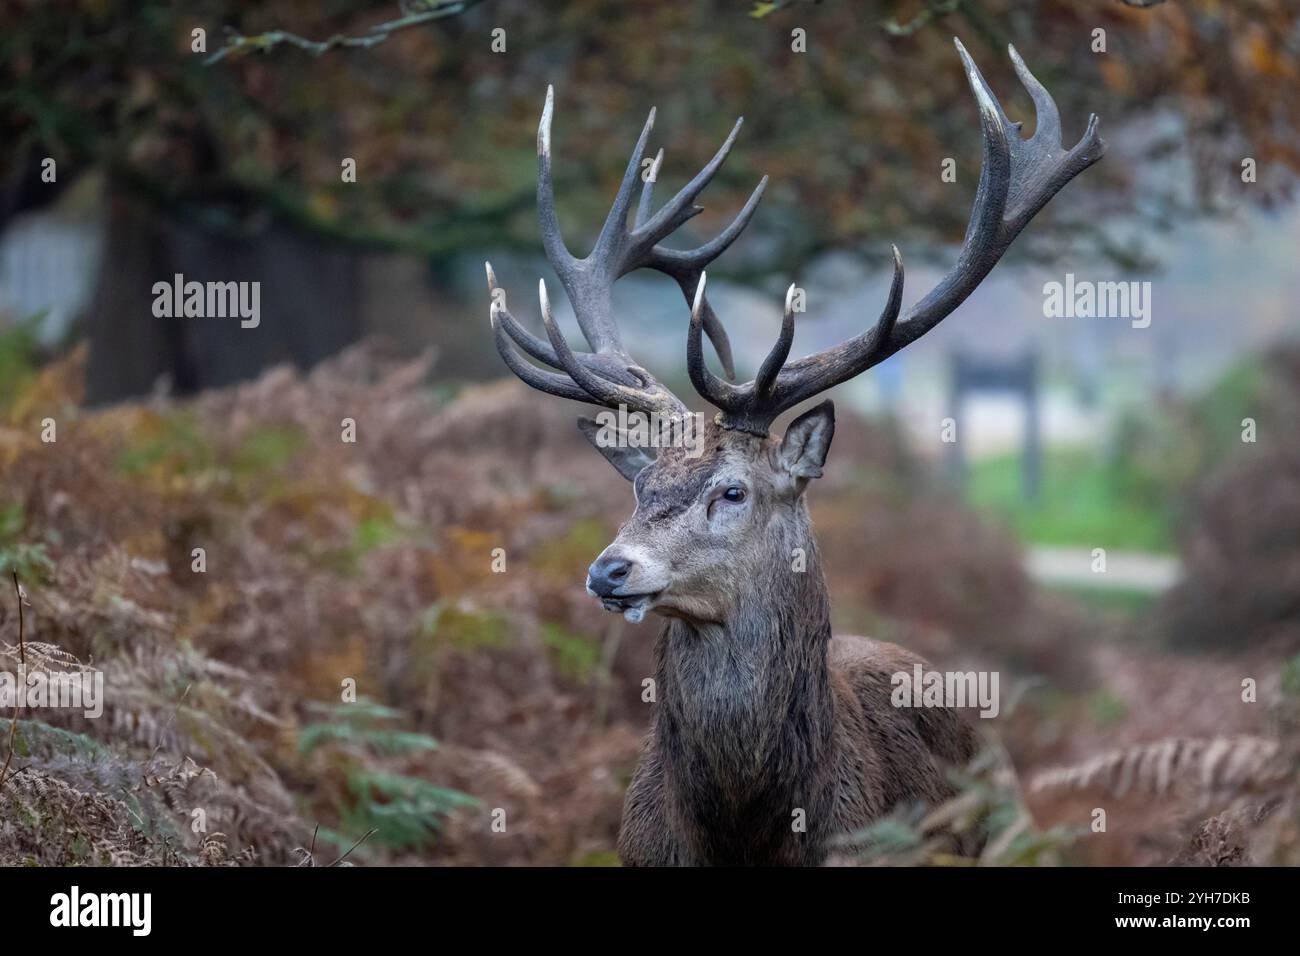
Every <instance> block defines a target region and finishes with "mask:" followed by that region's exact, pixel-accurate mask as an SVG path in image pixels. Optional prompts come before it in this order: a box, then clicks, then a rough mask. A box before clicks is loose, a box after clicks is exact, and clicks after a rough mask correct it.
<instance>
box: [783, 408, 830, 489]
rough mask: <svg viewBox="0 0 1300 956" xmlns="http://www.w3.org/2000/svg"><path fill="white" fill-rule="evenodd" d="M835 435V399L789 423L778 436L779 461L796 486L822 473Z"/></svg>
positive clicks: (818, 476)
mask: <svg viewBox="0 0 1300 956" xmlns="http://www.w3.org/2000/svg"><path fill="white" fill-rule="evenodd" d="M834 435H835V403H834V402H830V401H825V402H822V403H821V404H820V405H817V406H815V407H814V408H811V409H809V410H808V411H806V412H804V413H803V414H802V415H800V416H799V417H798V418H796V419H795V420H794V421H792V422H791V423H790V427H789V428H787V429H786V430H785V437H784V438H783V439H781V452H780V459H781V465H782V466H783V467H784V468H785V470H786V471H787V472H789V473H790V475H791V476H792V477H794V478H796V479H802V481H800V483H799V487H800V489H801V490H802V488H803V485H804V484H806V483H807V481H808V479H810V478H820V477H821V476H822V466H823V465H825V464H826V455H827V454H828V453H829V452H830V450H831V438H832V437H833V436H834Z"/></svg>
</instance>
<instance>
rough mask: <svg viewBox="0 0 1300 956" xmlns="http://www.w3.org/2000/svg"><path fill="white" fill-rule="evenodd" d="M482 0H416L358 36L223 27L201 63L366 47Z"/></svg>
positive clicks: (463, 10)
mask: <svg viewBox="0 0 1300 956" xmlns="http://www.w3.org/2000/svg"><path fill="white" fill-rule="evenodd" d="M482 2H483V0H419V5H420V6H421V7H424V9H421V10H419V11H418V12H415V13H407V14H406V15H405V16H403V17H399V18H398V19H396V20H388V21H386V22H384V23H377V24H375V25H374V26H373V27H371V28H370V29H369V30H367V31H366V32H365V33H364V34H363V35H362V36H344V35H343V34H341V33H336V34H334V36H332V37H329V38H328V39H325V40H309V39H307V38H306V37H303V36H299V35H298V34H296V33H290V32H288V31H287V30H271V31H269V32H267V33H259V34H257V35H256V36H244V35H243V34H242V33H239V32H238V31H236V30H234V29H231V28H227V34H228V35H227V37H226V45H225V46H223V47H222V48H221V49H220V50H217V51H216V52H214V53H213V54H212V55H211V56H209V57H208V58H207V59H206V60H204V61H203V65H204V66H211V65H212V64H214V63H219V62H220V61H221V60H224V59H226V58H227V57H229V56H236V55H239V56H242V55H246V54H248V53H252V52H255V51H261V52H262V53H269V52H270V51H271V50H273V49H275V48H276V47H277V46H280V45H281V44H288V45H289V46H296V47H297V48H298V49H300V50H306V51H307V52H308V53H310V54H311V55H312V56H321V55H322V54H324V53H327V52H329V51H330V50H335V49H339V48H344V47H354V48H357V47H359V48H361V49H369V48H370V47H372V46H377V45H378V44H380V43H383V42H384V41H385V40H387V39H388V38H389V37H390V36H392V35H393V34H394V33H396V32H397V31H398V30H405V29H407V28H408V27H415V26H419V25H421V24H423V23H431V22H433V21H434V20H442V19H444V18H446V17H454V16H457V15H458V14H461V13H464V12H465V11H466V10H468V9H469V8H470V7H476V6H478V5H479V4H480V3H482ZM412 6H414V4H412Z"/></svg>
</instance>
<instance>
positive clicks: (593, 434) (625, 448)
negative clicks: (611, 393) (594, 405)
mask: <svg viewBox="0 0 1300 956" xmlns="http://www.w3.org/2000/svg"><path fill="white" fill-rule="evenodd" d="M578 430H579V431H581V432H582V434H583V435H584V436H586V439H587V441H589V442H591V443H592V445H594V446H595V448H596V451H598V452H600V453H601V454H602V455H604V456H605V459H606V460H607V461H608V462H609V463H610V464H611V465H613V466H614V467H615V468H616V469H618V473H619V474H620V475H622V476H623V477H624V478H626V479H627V480H628V481H633V480H634V479H635V478H636V476H637V475H638V474H640V473H641V469H642V468H644V467H645V466H646V465H648V464H650V463H651V462H653V461H654V460H655V457H654V455H653V454H652V453H651V451H650V450H649V449H646V448H639V447H635V446H633V445H632V444H630V443H629V442H628V441H627V439H626V435H627V433H626V432H625V431H623V430H622V429H620V428H619V427H618V426H617V425H613V424H602V423H600V422H598V421H596V420H595V419H593V418H579V419H578Z"/></svg>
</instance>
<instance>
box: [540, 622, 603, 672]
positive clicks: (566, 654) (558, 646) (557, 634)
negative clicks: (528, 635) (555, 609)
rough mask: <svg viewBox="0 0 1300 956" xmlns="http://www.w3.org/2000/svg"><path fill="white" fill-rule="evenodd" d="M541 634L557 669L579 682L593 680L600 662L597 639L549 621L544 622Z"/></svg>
mask: <svg viewBox="0 0 1300 956" xmlns="http://www.w3.org/2000/svg"><path fill="white" fill-rule="evenodd" d="M541 634H542V643H543V644H545V645H546V650H547V652H548V653H549V654H550V657H551V661H552V662H553V663H554V664H555V668H556V670H558V671H559V672H560V673H561V674H563V675H564V676H565V677H567V678H568V679H569V680H572V681H575V682H577V683H579V684H588V683H590V682H591V679H592V677H593V676H594V675H595V673H596V667H597V665H598V664H599V663H600V646H599V645H598V644H597V643H596V641H595V640H593V639H592V638H590V637H587V636H585V635H583V634H575V633H573V632H572V631H570V630H567V629H566V628H563V627H561V626H560V625H558V624H551V623H549V622H548V623H544V624H542V627H541Z"/></svg>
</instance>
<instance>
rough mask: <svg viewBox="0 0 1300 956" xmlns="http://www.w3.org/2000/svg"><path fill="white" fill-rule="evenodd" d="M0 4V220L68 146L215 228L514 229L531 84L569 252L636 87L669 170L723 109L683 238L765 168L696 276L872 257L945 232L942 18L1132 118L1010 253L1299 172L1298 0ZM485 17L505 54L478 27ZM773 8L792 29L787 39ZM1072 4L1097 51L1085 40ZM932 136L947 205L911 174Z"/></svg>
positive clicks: (1071, 112)
mask: <svg viewBox="0 0 1300 956" xmlns="http://www.w3.org/2000/svg"><path fill="white" fill-rule="evenodd" d="M440 5H446V6H447V7H448V9H447V10H446V11H444V12H445V13H446V14H447V15H445V16H443V15H439V16H438V17H437V18H431V19H430V20H429V21H428V22H427V23H420V24H418V25H416V26H413V27H411V28H408V29H401V30H397V31H394V32H392V33H391V34H390V35H387V36H386V38H385V39H383V41H382V42H377V43H374V44H373V45H371V44H367V45H364V46H359V47H358V46H334V47H332V48H330V49H329V50H328V51H327V52H324V53H323V54H322V55H312V53H311V52H310V51H308V50H304V49H301V48H299V47H297V46H294V45H292V44H279V45H274V46H272V47H270V48H269V49H268V50H267V52H257V51H258V49H259V47H260V46H265V44H258V43H255V42H253V43H249V42H245V43H244V45H242V46H240V47H239V48H238V49H232V50H231V51H230V55H224V56H222V57H219V58H214V57H213V54H214V53H216V52H218V51H220V50H221V49H222V47H223V45H224V44H225V43H226V42H227V34H226V33H225V31H227V30H228V31H232V32H231V35H232V36H237V37H244V38H249V37H258V36H260V35H262V34H265V33H267V32H268V31H277V30H284V31H292V32H293V33H294V34H295V35H298V36H301V37H307V38H312V39H317V40H320V39H327V38H329V37H332V36H335V35H343V36H354V37H355V36H365V35H366V34H367V31H369V30H370V29H371V28H372V27H374V26H375V24H377V23H383V22H386V21H392V20H394V19H400V18H402V17H409V16H412V15H418V14H419V13H421V12H422V11H430V10H432V9H434V8H435V7H438V6H440ZM4 11H5V12H4V13H3V14H0V75H2V76H3V80H2V81H0V88H2V90H3V92H2V93H0V103H2V104H3V107H2V108H0V129H2V135H3V136H4V138H5V142H6V143H7V149H6V150H5V151H4V154H3V157H0V189H2V190H3V194H2V196H0V228H2V227H3V223H4V221H5V220H7V219H8V217H9V216H11V215H13V214H14V213H15V212H17V211H19V210H21V209H24V208H29V207H32V206H38V205H41V204H44V203H46V202H48V201H49V200H50V199H51V198H52V197H53V195H55V193H56V190H55V189H52V188H51V187H50V186H48V185H46V184H43V183H42V182H41V179H40V161H41V159H42V158H43V157H46V156H51V157H54V158H55V159H56V160H57V161H58V163H59V184H58V185H59V186H60V187H62V186H63V185H65V184H67V183H68V182H70V181H72V180H73V179H74V178H75V177H76V176H77V174H78V173H80V172H82V171H85V170H88V169H95V170H98V171H100V172H102V173H103V174H104V176H105V177H106V182H107V184H108V187H109V189H110V192H111V193H112V194H115V195H116V194H130V195H132V196H134V197H137V198H139V197H143V198H145V199H147V200H148V202H150V203H152V204H155V205H156V206H157V207H159V208H161V209H163V210H165V211H166V213H167V214H168V215H169V216H174V217H181V218H183V219H184V220H186V221H188V222H191V223H194V224H197V225H198V226H200V227H202V228H203V229H207V230H212V231H214V232H217V233H220V234H223V235H231V236H240V235H243V234H246V233H247V232H249V231H250V230H256V229H258V228H260V227H261V225H262V224H264V223H265V221H266V217H267V216H268V215H270V216H273V217H276V218H278V219H280V220H284V221H288V222H292V223H294V224H295V225H296V226H298V227H301V228H304V229H308V230H310V231H312V232H315V233H319V234H323V235H327V236H334V237H339V238H342V239H345V240H347V241H349V242H355V243H360V244H364V245H376V246H380V247H389V248H399V249H406V250H411V251H415V252H418V253H421V254H426V255H431V256H437V255H440V254H443V253H447V252H450V251H453V250H456V249H459V248H462V247H466V246H475V245H477V246H486V245H490V246H497V247H502V246H505V247H517V248H520V249H527V250H535V249H537V248H538V243H537V239H536V226H535V219H534V215H533V189H534V177H535V173H536V163H535V152H534V149H535V147H534V131H535V128H536V123H537V117H538V113H539V111H540V107H541V102H542V98H543V94H544V91H545V88H546V84H547V83H554V84H555V86H556V95H557V100H556V120H555V136H556V150H557V178H558V180H559V181H558V182H557V191H558V193H559V195H560V202H561V205H562V210H561V211H562V214H563V215H564V219H565V221H566V222H567V223H571V225H570V226H569V229H568V232H569V236H570V242H571V244H572V245H573V246H574V247H575V248H579V247H580V244H581V241H582V239H583V238H584V237H583V236H582V230H584V229H585V230H586V231H587V233H586V238H590V237H591V236H592V235H594V231H595V229H596V228H597V226H598V225H599V222H600V220H601V219H602V218H603V212H604V209H605V207H606V204H607V203H608V201H609V197H610V196H611V195H612V193H613V191H614V189H615V187H616V183H617V180H618V177H619V176H620V174H621V171H622V167H623V164H624V162H625V161H626V156H627V153H628V151H629V149H630V148H631V145H632V142H633V140H634V138H635V135H636V132H637V130H638V129H639V127H640V124H641V123H642V122H643V120H644V117H645V114H646V111H647V110H648V108H649V107H650V106H651V105H656V104H657V105H658V107H659V117H658V120H657V124H656V130H655V133H654V139H653V141H652V148H654V147H657V146H659V145H663V146H665V147H666V159H665V170H666V172H665V175H666V177H667V181H668V182H670V183H675V182H679V181H680V179H681V177H685V176H688V175H690V174H691V173H693V172H694V171H695V169H697V168H698V167H699V165H700V164H702V162H703V161H704V160H705V159H706V158H707V157H708V156H709V155H710V154H711V153H712V151H713V150H714V149H715V148H716V146H717V144H718V143H719V142H720V141H721V140H722V138H723V137H724V136H725V134H726V131H727V130H728V128H729V126H730V123H731V121H732V119H733V118H734V117H735V116H737V115H740V114H742V113H743V114H744V115H745V116H746V126H745V129H744V131H743V133H742V136H741V140H740V143H739V144H738V147H737V149H736V150H735V152H734V153H733V156H732V158H731V160H730V161H729V162H728V164H727V166H726V167H725V168H724V172H723V173H722V174H721V175H720V177H719V179H718V181H717V182H716V184H715V185H714V186H713V187H712V188H711V189H710V191H709V192H708V193H706V202H707V205H708V212H707V213H706V214H705V215H704V216H702V217H700V220H697V221H696V222H695V223H693V224H692V226H691V228H692V229H695V230H697V231H698V233H699V234H700V235H703V234H707V232H708V230H710V229H715V228H717V226H718V225H719V224H720V223H721V222H723V221H725V218H726V217H729V215H730V214H731V213H733V212H734V211H735V209H737V208H738V207H739V205H740V204H741V203H742V202H743V201H744V198H745V196H746V195H747V194H748V192H749V190H750V189H751V188H752V187H753V185H754V183H755V182H756V181H757V180H758V178H759V177H760V176H761V175H762V174H764V173H767V174H770V175H771V176H772V188H770V189H769V192H768V195H767V197H766V198H765V199H764V208H763V209H761V210H760V212H759V215H758V217H757V219H756V221H755V226H754V227H753V229H752V231H754V232H756V233H761V234H762V235H764V236H765V237H766V238H767V239H768V240H769V241H767V242H764V243H753V242H751V243H742V244H741V246H739V247H738V249H737V252H735V253H733V254H732V255H731V256H729V257H727V261H725V262H723V263H720V265H722V266H723V267H724V268H722V269H720V270H719V271H720V272H729V273H730V274H731V275H733V276H738V277H741V278H745V277H757V276H761V275H763V274H765V273H766V272H768V271H770V270H771V269H773V268H777V267H779V268H781V269H783V270H785V271H786V272H787V273H788V272H789V271H790V270H791V269H795V268H797V267H798V265H799V264H800V263H801V262H803V261H806V260H807V259H808V258H810V257H811V256H814V255H816V254H817V253H819V252H822V251H824V250H827V249H831V248H843V249H847V250H851V251H856V252H860V253H862V254H864V255H866V256H868V257H869V258H870V259H871V260H872V261H881V262H883V261H884V258H885V256H886V255H887V252H886V250H887V246H885V242H886V241H888V240H896V241H899V242H900V244H902V243H904V242H906V241H908V240H909V238H910V239H912V240H913V241H914V242H916V243H919V244H921V245H922V246H933V245H935V244H937V243H939V242H946V241H957V240H960V238H961V235H962V233H963V230H964V228H965V224H966V218H967V215H968V212H969V196H970V194H971V193H972V192H973V188H974V183H975V181H976V177H977V170H978V164H979V144H980V135H979V127H978V120H977V117H976V113H975V109H974V105H973V100H972V98H971V96H970V93H969V90H968V89H967V87H966V81H965V77H964V76H963V75H962V71H961V68H960V63H959V60H958V57H957V55H956V53H955V52H954V50H953V47H952V36H953V35H954V34H957V35H960V36H961V37H962V38H963V40H964V42H965V43H966V45H967V46H968V47H969V48H970V50H971V53H972V55H974V57H975V58H976V60H977V62H978V63H979V64H980V66H981V68H982V69H983V71H984V73H985V75H986V76H987V77H988V78H989V81H990V83H991V84H992V85H993V87H994V89H995V90H996V91H997V92H998V94H999V96H1000V98H1001V99H1002V100H1003V103H1004V105H1005V106H1006V108H1007V111H1008V113H1009V114H1011V115H1012V116H1013V117H1021V118H1024V119H1025V120H1026V126H1027V128H1032V125H1033V119H1032V109H1031V106H1030V103H1029V99H1028V97H1027V95H1025V93H1024V91H1023V90H1022V89H1021V88H1020V86H1019V84H1018V83H1017V82H1016V80H1015V77H1014V74H1013V73H1012V70H1011V64H1010V62H1009V59H1008V57H1007V56H1006V53H1005V46H1006V44H1007V43H1008V42H1012V43H1015V44H1016V46H1017V48H1018V49H1019V50H1020V51H1021V52H1022V54H1023V55H1024V57H1025V59H1026V61H1027V62H1028V64H1029V65H1030V67H1031V69H1033V70H1035V72H1036V73H1037V74H1038V76H1039V78H1040V79H1041V80H1042V81H1043V82H1044V83H1045V84H1046V85H1047V86H1048V88H1049V89H1050V90H1051V91H1052V92H1053V94H1054V95H1055V97H1056V99H1057V101H1058V103H1059V104H1060V107H1061V112H1062V116H1063V119H1064V123H1065V129H1066V137H1067V139H1068V140H1070V141H1071V142H1072V141H1073V137H1076V136H1078V135H1079V134H1080V133H1081V132H1082V130H1083V127H1084V124H1085V123H1086V121H1087V118H1088V114H1089V113H1090V112H1096V113H1098V114H1099V115H1100V116H1101V117H1102V132H1103V135H1109V136H1111V137H1114V135H1115V134H1116V132H1117V131H1118V130H1120V129H1121V128H1124V127H1130V126H1136V127H1138V128H1139V129H1140V130H1141V131H1142V135H1141V136H1140V137H1138V139H1139V140H1140V142H1141V143H1142V150H1143V151H1142V153H1141V154H1135V153H1133V152H1124V153H1120V152H1115V151H1112V154H1111V156H1110V157H1109V158H1108V161H1107V162H1105V163H1102V164H1100V165H1099V166H1098V167H1097V168H1096V169H1095V170H1093V171H1090V172H1089V173H1088V174H1087V175H1086V176H1084V177H1082V178H1081V180H1080V182H1079V183H1077V184H1076V185H1073V186H1072V187H1071V190H1070V192H1071V193H1073V194H1075V198H1074V199H1073V200H1071V203H1072V204H1070V203H1065V204H1056V205H1054V207H1053V209H1052V210H1050V211H1049V212H1048V213H1047V214H1046V215H1045V217H1044V219H1045V220H1047V221H1049V222H1051V223H1054V224H1055V227H1054V228H1051V227H1048V226H1046V225H1044V226H1041V227H1039V228H1036V229H1034V230H1032V231H1031V234H1032V236H1033V238H1032V239H1031V240H1029V242H1028V244H1027V245H1025V247H1024V248H1023V249H1022V250H1021V251H1022V252H1024V251H1029V252H1031V253H1034V254H1036V255H1041V256H1051V255H1056V254H1060V253H1061V252H1062V251H1063V250H1064V249H1065V248H1067V247H1068V248H1081V247H1087V248H1089V249H1090V251H1092V252H1098V251H1100V252H1101V253H1103V254H1107V255H1109V256H1111V257H1112V258H1116V259H1119V260H1120V261H1127V262H1129V263H1130V264H1132V263H1136V262H1138V261H1140V250H1137V249H1132V248H1127V247H1124V248H1120V247H1117V245H1116V244H1115V243H1114V242H1113V241H1112V240H1111V238H1110V237H1108V236H1106V235H1105V232H1104V224H1105V223H1106V222H1107V221H1108V216H1112V215H1113V216H1130V215H1136V216H1140V217H1143V219H1144V220H1145V221H1147V222H1150V223H1151V224H1153V225H1155V226H1157V227H1168V226H1169V225H1171V224H1172V223H1173V222H1175V221H1176V220H1177V218H1178V217H1180V216H1184V215H1189V214H1197V213H1203V212H1206V211H1211V210H1216V209H1224V208H1230V207H1231V206H1232V205H1234V204H1237V203H1240V202H1258V203H1264V204H1268V203H1273V202H1277V201H1278V200H1280V199H1283V198H1286V197H1288V196H1289V193H1290V190H1291V187H1292V184H1293V180H1294V176H1295V173H1296V171H1297V170H1300V143H1298V142H1297V140H1298V138H1300V122H1297V115H1296V114H1297V111H1298V110H1300V98H1297V97H1295V96H1290V95H1282V92H1283V91H1284V90H1285V89H1288V88H1289V89H1294V88H1295V84H1296V80H1297V62H1298V61H1297V56H1296V52H1297V51H1296V48H1297V45H1298V44H1300V16H1298V15H1297V13H1298V10H1297V4H1296V3H1294V2H1290V0H1236V2H1226V0H1224V2H1217V0H1187V2H1183V3H1178V4H1173V3H1165V4H1160V5H1157V6H1154V7H1151V8H1149V9H1139V8H1137V7H1135V6H1131V5H1128V4H1125V3H1121V2H1118V0H1112V2H1096V3H1080V2H1078V0H1041V2H1037V3H1032V4H1026V3H1023V2H1020V0H928V2H917V0H898V2H890V0H880V2H870V3H851V2H848V0H827V2H824V3H817V4H808V3H791V4H779V5H763V4H759V5H757V6H755V4H753V3H752V2H747V0H699V2H683V3H673V4H668V3H655V4H649V3H646V4H628V3H619V2H616V0H572V2H568V3H563V4H557V3H546V4H542V3H534V2H527V0H479V2H473V3H466V2H460V3H454V4H445V0H407V2H406V3H405V4H403V5H401V6H399V5H398V4H394V3H378V2H364V0H311V2H308V0H269V2H262V3H252V2H237V0H199V2H193V3H187V4H183V5H180V4H172V3H152V2H139V0H17V2H11V3H9V4H7V5H6V6H5V8H4ZM756 12H757V13H766V15H764V16H753V15H752V14H753V13H756ZM498 27H499V28H502V29H504V30H505V42H506V49H505V51H504V52H494V51H493V49H492V36H491V34H492V31H493V30H494V29H495V28H498ZM196 28H203V29H204V30H206V38H207V48H206V53H197V52H194V51H193V50H192V48H191V42H192V40H191V37H192V34H191V31H192V30H194V29H196ZM796 28H800V29H802V30H804V31H806V35H807V38H806V44H807V52H806V53H796V52H792V49H791V43H792V40H791V31H792V30H794V29H796ZM1098 28H1100V29H1103V30H1105V31H1106V45H1107V49H1106V52H1105V53H1097V52H1094V51H1093V43H1094V37H1093V31H1094V30H1095V29H1098ZM211 59H216V62H212V63H210V64H207V63H206V61H208V60H211ZM1174 155H1181V156H1183V157H1185V158H1186V159H1188V160H1190V164H1189V165H1187V166H1186V168H1187V169H1188V170H1190V172H1189V173H1188V174H1187V175H1186V176H1183V175H1182V174H1181V173H1179V174H1178V175H1176V176H1173V177H1166V178H1165V179H1159V181H1158V182H1157V183H1156V184H1154V185H1153V184H1152V183H1151V182H1150V181H1149V179H1143V180H1141V188H1140V189H1139V188H1138V187H1139V178H1138V176H1137V170H1138V168H1139V167H1140V166H1141V165H1142V164H1143V163H1146V162H1149V161H1152V160H1156V159H1160V158H1162V157H1169V156H1174ZM948 156H952V157H954V158H955V159H956V160H957V170H958V178H957V182H958V184H959V186H958V188H960V189H961V190H962V193H961V195H962V198H961V201H954V198H953V197H954V193H953V191H952V189H953V187H952V185H951V184H949V183H944V182H943V181H942V180H941V178H940V175H939V171H940V163H941V161H942V159H943V158H944V157H948ZM1247 156H1249V157H1252V158H1254V159H1255V160H1256V162H1257V163H1258V180H1259V181H1258V182H1257V183H1253V184H1251V185H1250V186H1249V187H1245V186H1243V184H1242V182H1241V176H1240V172H1241V160H1242V158H1243V157H1247ZM345 157H350V158H353V159H355V160H356V163H357V182H356V183H355V184H345V183H343V182H341V177H340V164H341V162H342V160H343V159H344V158H345ZM1173 168H1175V169H1182V168H1183V167H1181V166H1177V167H1173ZM1166 179H1167V180H1169V181H1166ZM1187 180H1190V181H1187ZM579 223H580V224H581V226H580V227H579V226H578V224H579ZM907 248H908V247H907V246H904V249H905V251H906V250H907Z"/></svg>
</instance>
